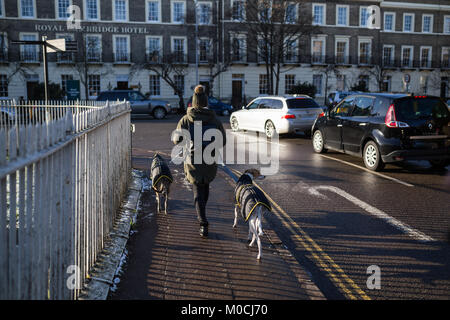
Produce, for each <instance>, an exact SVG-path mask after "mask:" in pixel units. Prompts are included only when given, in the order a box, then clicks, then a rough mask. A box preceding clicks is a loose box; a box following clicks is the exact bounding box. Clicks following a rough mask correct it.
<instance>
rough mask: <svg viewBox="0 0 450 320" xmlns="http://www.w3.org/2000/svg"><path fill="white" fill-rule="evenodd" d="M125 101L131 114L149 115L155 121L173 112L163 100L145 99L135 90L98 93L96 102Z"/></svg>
mask: <svg viewBox="0 0 450 320" xmlns="http://www.w3.org/2000/svg"><path fill="white" fill-rule="evenodd" d="M107 100H109V101H116V100H126V101H128V102H130V106H131V113H132V114H146V115H151V116H153V117H154V118H155V119H163V118H165V117H166V115H167V114H168V113H172V112H173V111H174V110H173V108H172V106H171V105H170V103H168V102H167V101H164V100H156V99H149V98H146V97H145V96H144V95H143V94H142V93H140V92H139V91H135V90H112V91H103V92H100V94H99V96H98V98H97V101H107Z"/></svg>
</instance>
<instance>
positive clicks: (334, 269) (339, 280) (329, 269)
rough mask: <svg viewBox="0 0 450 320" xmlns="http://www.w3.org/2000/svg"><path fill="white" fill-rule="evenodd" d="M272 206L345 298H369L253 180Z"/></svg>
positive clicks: (235, 171) (237, 173)
mask: <svg viewBox="0 0 450 320" xmlns="http://www.w3.org/2000/svg"><path fill="white" fill-rule="evenodd" d="M230 170H232V171H233V172H234V173H235V174H236V175H238V176H240V175H242V173H240V172H239V171H237V170H235V169H231V168H230ZM254 184H255V186H256V187H258V188H259V189H260V190H261V191H262V192H263V193H264V195H265V196H266V197H267V199H268V200H269V201H270V202H271V204H272V206H273V207H274V208H275V209H276V210H273V212H274V214H275V215H276V216H277V217H278V218H279V219H280V221H281V222H282V223H283V225H284V226H285V227H286V228H287V229H288V230H289V231H290V232H291V233H292V235H293V237H294V240H296V241H297V242H298V243H300V244H301V245H302V246H303V247H304V248H305V249H306V250H307V251H308V252H309V253H310V254H311V256H312V257H313V259H314V260H315V264H316V265H317V266H318V267H319V268H320V269H322V270H324V271H325V272H326V273H327V274H328V276H329V278H330V280H331V281H332V282H333V283H334V284H335V285H336V286H337V287H338V288H339V290H340V291H341V292H342V293H343V294H344V296H345V297H346V298H347V299H351V300H361V299H362V300H371V299H370V297H369V296H368V295H367V294H366V293H365V292H364V291H363V290H362V289H361V288H360V287H359V286H358V285H357V284H356V283H355V282H354V281H353V280H352V279H350V278H349V277H348V276H347V275H346V274H345V273H344V271H343V270H342V268H341V267H339V265H337V264H336V263H335V262H334V261H333V259H331V257H330V256H329V255H328V254H327V253H326V252H324V251H323V250H322V248H321V247H320V246H319V245H318V244H317V243H316V242H315V241H314V240H313V239H312V238H311V237H310V236H309V235H308V234H307V233H306V232H305V231H304V230H303V229H302V228H300V226H299V225H298V224H297V223H296V222H295V221H294V220H292V218H291V217H290V216H289V215H288V214H287V213H286V211H284V210H283V209H282V208H281V207H280V206H279V205H278V204H277V203H276V202H275V201H274V200H273V199H272V198H271V197H270V196H269V195H268V194H267V193H266V192H265V191H264V190H263V189H262V188H261V187H260V186H259V185H258V184H256V183H255V182H254Z"/></svg>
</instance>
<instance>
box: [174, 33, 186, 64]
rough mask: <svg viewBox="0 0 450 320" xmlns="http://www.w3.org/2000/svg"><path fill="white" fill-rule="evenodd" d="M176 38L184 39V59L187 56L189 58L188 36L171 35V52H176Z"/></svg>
mask: <svg viewBox="0 0 450 320" xmlns="http://www.w3.org/2000/svg"><path fill="white" fill-rule="evenodd" d="M176 39H183V40H184V41H183V44H184V45H183V60H184V59H185V58H186V59H187V46H188V42H187V41H188V40H187V37H183V36H172V37H170V53H171V54H174V53H175V50H174V47H175V46H174V44H175V42H174V40H176Z"/></svg>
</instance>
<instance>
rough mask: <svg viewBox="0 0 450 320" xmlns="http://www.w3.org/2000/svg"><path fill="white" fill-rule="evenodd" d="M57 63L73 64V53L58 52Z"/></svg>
mask: <svg viewBox="0 0 450 320" xmlns="http://www.w3.org/2000/svg"><path fill="white" fill-rule="evenodd" d="M57 62H58V63H73V62H74V54H73V52H58V54H57Z"/></svg>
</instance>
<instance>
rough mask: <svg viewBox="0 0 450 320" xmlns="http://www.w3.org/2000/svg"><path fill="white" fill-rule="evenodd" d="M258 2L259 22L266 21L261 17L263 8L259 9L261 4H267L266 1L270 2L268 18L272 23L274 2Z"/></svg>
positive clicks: (259, 0)
mask: <svg viewBox="0 0 450 320" xmlns="http://www.w3.org/2000/svg"><path fill="white" fill-rule="evenodd" d="M257 1H258V20H259V21H264V20H263V18H262V17H261V8H260V7H259V4H260V3H261V2H263V1H264V2H266V1H268V2H270V8H269V13H268V14H269V16H268V19H267V21H271V20H272V12H273V2H272V0H257Z"/></svg>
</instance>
